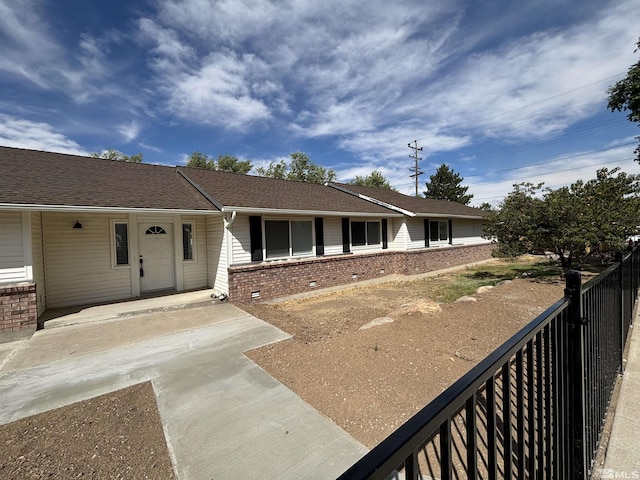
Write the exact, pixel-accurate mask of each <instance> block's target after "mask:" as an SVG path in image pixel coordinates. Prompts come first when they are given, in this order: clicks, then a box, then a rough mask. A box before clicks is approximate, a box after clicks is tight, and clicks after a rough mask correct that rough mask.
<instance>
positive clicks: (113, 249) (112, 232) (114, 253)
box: [109, 219, 132, 270]
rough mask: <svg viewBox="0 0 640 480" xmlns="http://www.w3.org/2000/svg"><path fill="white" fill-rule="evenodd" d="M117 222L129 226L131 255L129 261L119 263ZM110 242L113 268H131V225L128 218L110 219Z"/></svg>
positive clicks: (128, 236)
mask: <svg viewBox="0 0 640 480" xmlns="http://www.w3.org/2000/svg"><path fill="white" fill-rule="evenodd" d="M116 224H124V225H126V226H127V254H128V256H129V263H127V264H124V263H123V264H122V265H119V264H118V253H117V251H116ZM109 244H110V246H111V269H112V270H120V269H123V268H131V265H132V261H131V260H132V257H131V226H130V225H129V221H128V220H114V219H109Z"/></svg>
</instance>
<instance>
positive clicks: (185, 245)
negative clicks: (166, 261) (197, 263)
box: [182, 223, 193, 260]
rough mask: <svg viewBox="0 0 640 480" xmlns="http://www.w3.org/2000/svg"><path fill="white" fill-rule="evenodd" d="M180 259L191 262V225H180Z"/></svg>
mask: <svg viewBox="0 0 640 480" xmlns="http://www.w3.org/2000/svg"><path fill="white" fill-rule="evenodd" d="M182 259H183V260H193V224H192V223H183V224H182Z"/></svg>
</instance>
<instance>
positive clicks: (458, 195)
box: [424, 163, 473, 205]
mask: <svg viewBox="0 0 640 480" xmlns="http://www.w3.org/2000/svg"><path fill="white" fill-rule="evenodd" d="M429 179H430V181H429V182H427V190H426V191H425V192H424V196H425V197H427V198H433V199H435V200H449V201H451V202H458V203H462V204H463V205H468V204H469V202H470V201H471V199H472V198H473V195H467V190H469V187H463V186H462V185H460V184H461V183H462V180H463V178H462V177H461V176H460V174H458V173H456V172H455V171H453V170H452V169H450V168H449V167H448V166H447V165H446V164H444V163H443V164H442V165H440V167H438V170H436V173H435V174H434V175H431V176H430V177H429Z"/></svg>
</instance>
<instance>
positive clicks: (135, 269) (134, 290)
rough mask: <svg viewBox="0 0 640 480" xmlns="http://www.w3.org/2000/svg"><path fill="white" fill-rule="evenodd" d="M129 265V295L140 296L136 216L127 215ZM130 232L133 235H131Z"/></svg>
mask: <svg viewBox="0 0 640 480" xmlns="http://www.w3.org/2000/svg"><path fill="white" fill-rule="evenodd" d="M129 230H130V232H129V255H130V257H129V263H131V264H132V265H131V295H132V296H134V297H139V296H140V250H139V247H138V243H139V242H138V215H137V214H135V213H130V214H129ZM131 231H133V232H134V235H131Z"/></svg>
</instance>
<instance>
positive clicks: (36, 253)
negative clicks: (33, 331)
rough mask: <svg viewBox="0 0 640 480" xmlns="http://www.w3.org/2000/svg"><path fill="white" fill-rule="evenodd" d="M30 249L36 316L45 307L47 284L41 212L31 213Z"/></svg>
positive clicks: (40, 313)
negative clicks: (36, 306)
mask: <svg viewBox="0 0 640 480" xmlns="http://www.w3.org/2000/svg"><path fill="white" fill-rule="evenodd" d="M31 251H32V257H33V281H34V283H35V284H36V295H37V302H38V316H40V315H42V312H44V311H45V309H46V308H47V286H46V284H45V278H44V249H43V248H42V213H40V212H32V213H31Z"/></svg>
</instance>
